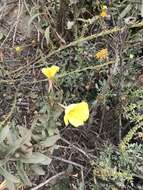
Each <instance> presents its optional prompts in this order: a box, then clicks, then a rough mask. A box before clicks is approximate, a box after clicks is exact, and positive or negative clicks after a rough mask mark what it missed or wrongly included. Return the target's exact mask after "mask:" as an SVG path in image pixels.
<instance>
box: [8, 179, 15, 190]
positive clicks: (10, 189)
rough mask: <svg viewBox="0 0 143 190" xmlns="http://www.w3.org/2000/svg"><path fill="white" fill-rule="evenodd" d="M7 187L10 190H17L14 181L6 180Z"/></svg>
mask: <svg viewBox="0 0 143 190" xmlns="http://www.w3.org/2000/svg"><path fill="white" fill-rule="evenodd" d="M6 186H7V188H8V189H9V190H16V188H15V184H14V183H13V182H12V181H9V180H7V179H6Z"/></svg>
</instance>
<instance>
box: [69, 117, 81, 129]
mask: <svg viewBox="0 0 143 190" xmlns="http://www.w3.org/2000/svg"><path fill="white" fill-rule="evenodd" d="M69 122H70V123H71V124H72V125H73V126H74V127H79V126H81V125H83V124H84V122H83V120H80V118H78V117H74V116H70V117H69Z"/></svg>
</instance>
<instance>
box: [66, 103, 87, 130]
mask: <svg viewBox="0 0 143 190" xmlns="http://www.w3.org/2000/svg"><path fill="white" fill-rule="evenodd" d="M88 118H89V107H88V104H87V103H86V102H80V103H77V104H71V105H69V106H67V107H66V108H65V116H64V122H65V125H66V126H67V125H68V124H69V123H70V124H71V125H73V126H74V127H79V126H81V125H84V122H85V121H86V120H87V119H88Z"/></svg>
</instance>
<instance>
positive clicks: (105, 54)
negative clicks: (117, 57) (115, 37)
mask: <svg viewBox="0 0 143 190" xmlns="http://www.w3.org/2000/svg"><path fill="white" fill-rule="evenodd" d="M95 56H96V58H97V59H101V60H103V59H106V58H107V57H108V50H107V48H105V49H102V50H100V51H99V52H97V53H96V55H95Z"/></svg>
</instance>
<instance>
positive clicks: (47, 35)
mask: <svg viewBox="0 0 143 190" xmlns="http://www.w3.org/2000/svg"><path fill="white" fill-rule="evenodd" d="M44 36H45V38H46V42H47V45H48V44H49V42H50V27H47V28H46V30H45V32H44Z"/></svg>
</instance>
